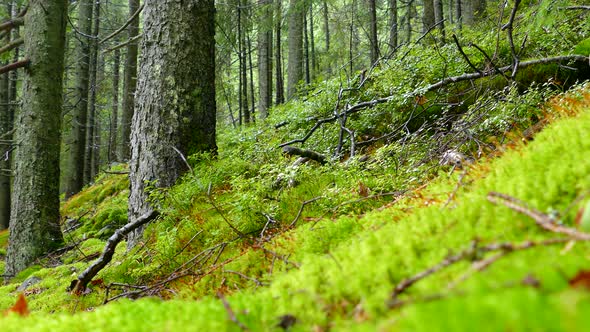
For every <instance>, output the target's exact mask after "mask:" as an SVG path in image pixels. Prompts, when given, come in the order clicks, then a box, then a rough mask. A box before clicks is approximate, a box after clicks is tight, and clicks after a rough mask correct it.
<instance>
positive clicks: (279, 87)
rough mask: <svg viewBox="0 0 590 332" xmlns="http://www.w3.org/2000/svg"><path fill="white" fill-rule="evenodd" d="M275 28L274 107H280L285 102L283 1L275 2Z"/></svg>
mask: <svg viewBox="0 0 590 332" xmlns="http://www.w3.org/2000/svg"><path fill="white" fill-rule="evenodd" d="M276 2H277V7H276V17H275V18H276V27H275V29H276V30H275V35H276V42H275V67H276V69H275V73H276V80H275V81H276V88H275V105H280V104H282V103H284V102H285V85H284V80H283V53H282V45H281V20H282V17H283V13H282V2H283V0H276Z"/></svg>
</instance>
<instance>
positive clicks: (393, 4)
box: [389, 0, 398, 54]
mask: <svg viewBox="0 0 590 332" xmlns="http://www.w3.org/2000/svg"><path fill="white" fill-rule="evenodd" d="M397 34H398V27H397V0H389V53H391V54H393V52H394V51H395V49H396V48H397Z"/></svg>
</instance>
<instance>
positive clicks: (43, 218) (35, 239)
mask: <svg viewBox="0 0 590 332" xmlns="http://www.w3.org/2000/svg"><path fill="white" fill-rule="evenodd" d="M67 4H68V1H64V0H31V1H30V2H29V9H28V11H27V14H26V15H25V29H24V39H25V44H24V50H25V53H26V55H27V57H28V58H29V59H30V60H31V63H30V65H29V67H28V68H27V69H26V70H25V71H24V74H25V75H24V81H23V105H22V109H21V111H20V112H19V115H18V119H17V121H16V123H15V125H16V128H17V129H16V134H15V136H16V142H17V145H18V146H17V149H16V155H15V178H14V190H13V200H12V211H11V222H10V240H9V245H8V252H7V258H6V272H5V273H6V275H8V277H11V276H14V275H16V274H17V273H18V272H20V271H22V270H23V269H24V268H26V267H27V266H28V265H29V264H30V263H32V262H33V261H34V260H35V259H37V258H38V257H39V256H41V255H43V254H44V253H46V252H47V251H50V250H52V249H54V248H55V247H57V246H59V245H60V244H61V243H62V242H63V237H62V233H61V229H60V225H59V154H60V141H61V119H62V117H61V112H62V76H63V71H64V47H65V23H66V15H67Z"/></svg>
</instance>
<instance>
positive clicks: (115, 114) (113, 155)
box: [109, 49, 121, 163]
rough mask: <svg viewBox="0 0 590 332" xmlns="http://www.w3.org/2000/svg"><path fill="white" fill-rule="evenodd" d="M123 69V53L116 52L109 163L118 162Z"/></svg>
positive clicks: (114, 58) (114, 56)
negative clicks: (120, 84) (121, 74)
mask: <svg viewBox="0 0 590 332" xmlns="http://www.w3.org/2000/svg"><path fill="white" fill-rule="evenodd" d="M120 67H121V51H120V50H118V49H117V50H115V51H114V55H113V104H112V108H111V121H110V124H111V126H110V128H109V163H112V162H114V161H118V160H119V158H118V157H117V133H118V126H119V75H120V71H121V70H120Z"/></svg>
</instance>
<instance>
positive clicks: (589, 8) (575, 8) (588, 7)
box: [560, 6, 590, 10]
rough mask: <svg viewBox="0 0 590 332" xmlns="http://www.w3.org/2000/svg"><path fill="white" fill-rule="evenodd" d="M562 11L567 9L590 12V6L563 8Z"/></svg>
mask: <svg viewBox="0 0 590 332" xmlns="http://www.w3.org/2000/svg"><path fill="white" fill-rule="evenodd" d="M560 9H566V10H578V9H581V10H590V6H569V7H563V8H560Z"/></svg>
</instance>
